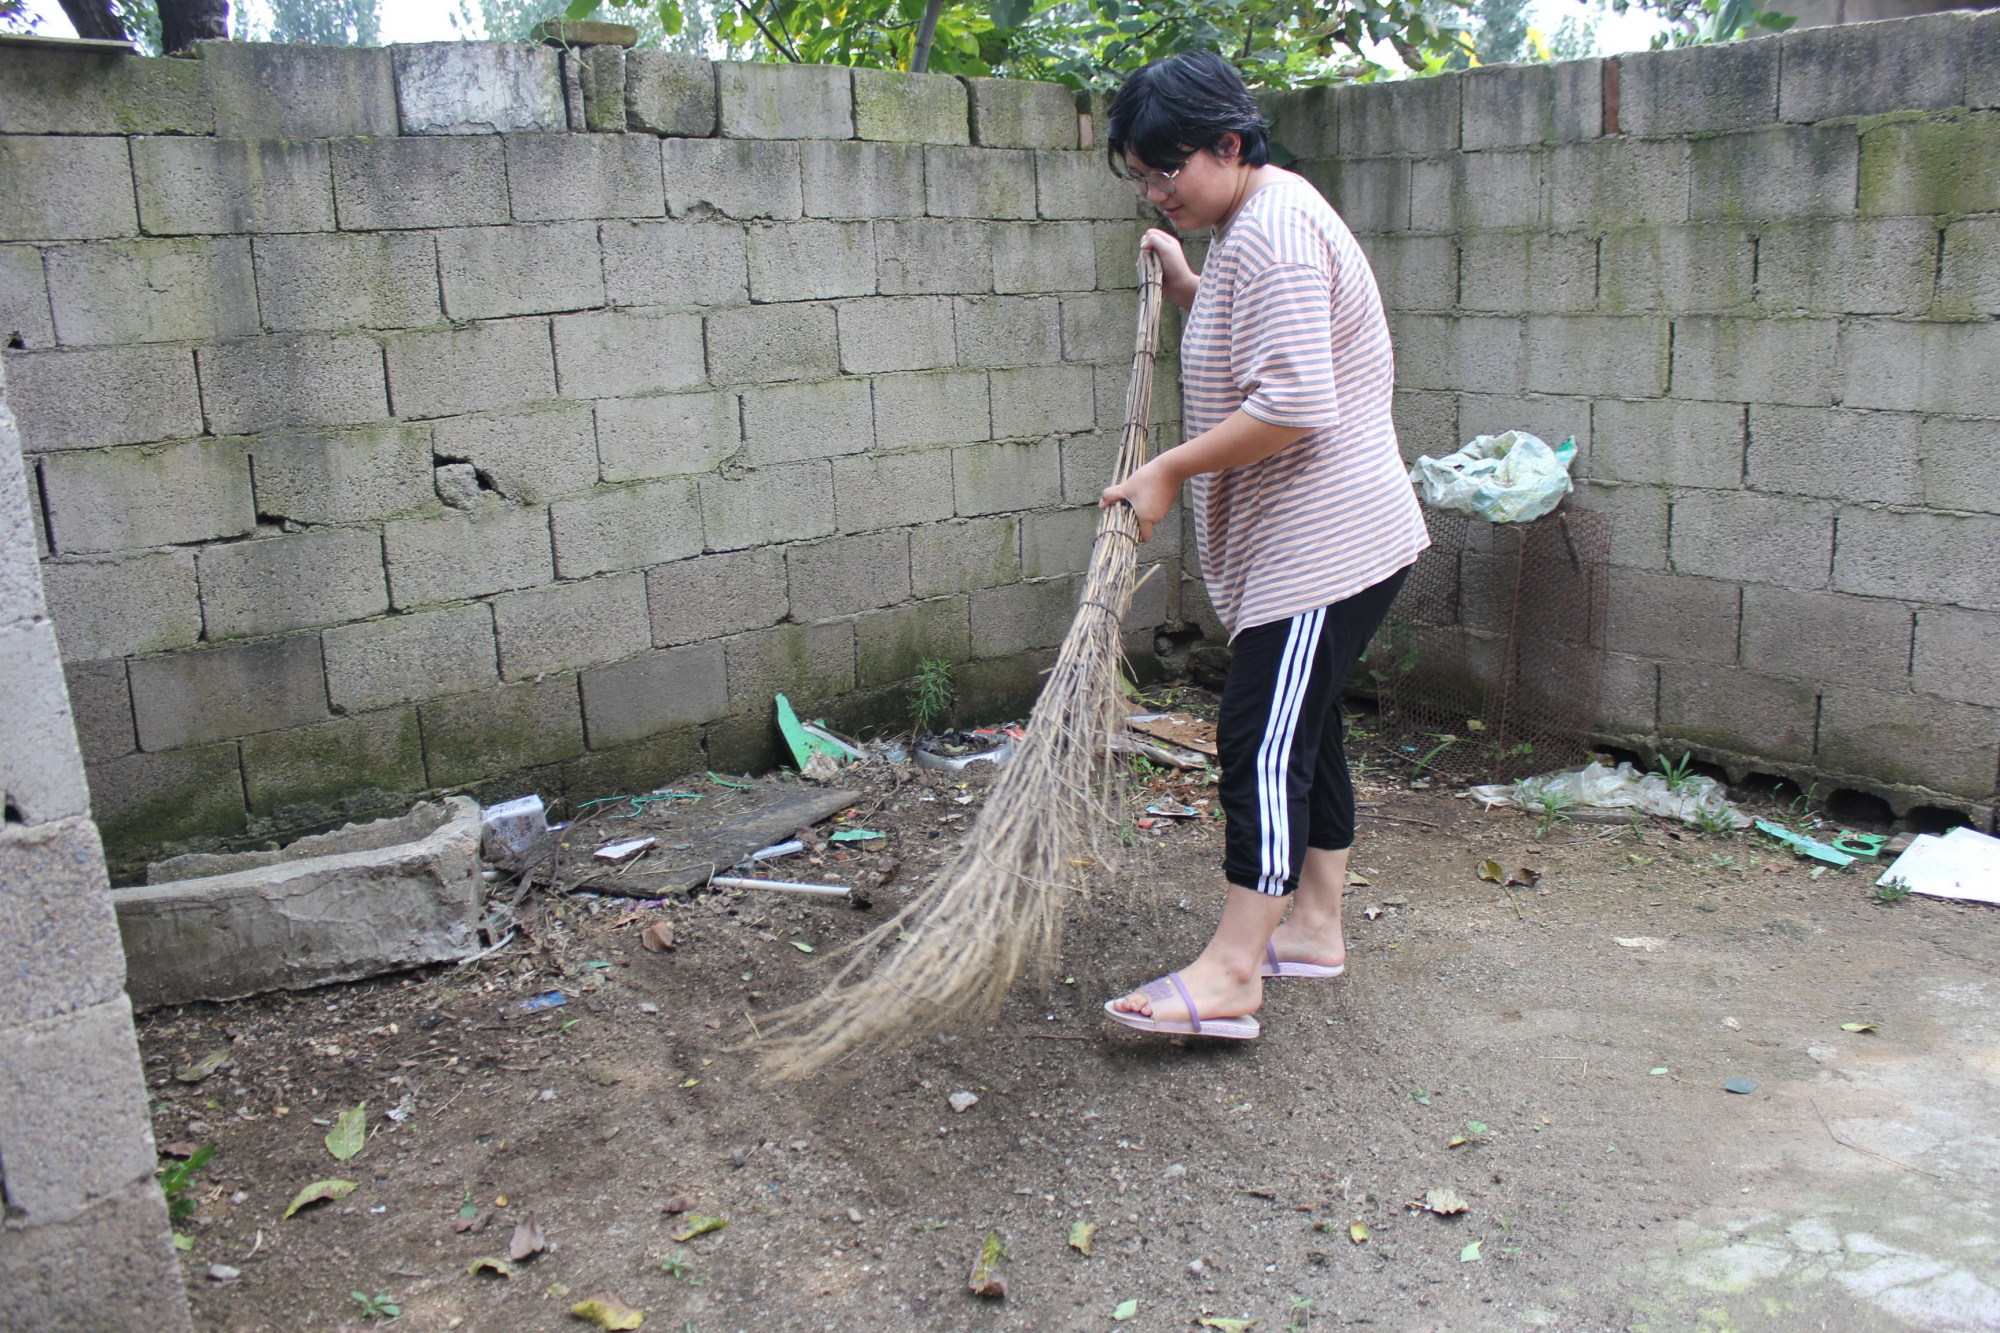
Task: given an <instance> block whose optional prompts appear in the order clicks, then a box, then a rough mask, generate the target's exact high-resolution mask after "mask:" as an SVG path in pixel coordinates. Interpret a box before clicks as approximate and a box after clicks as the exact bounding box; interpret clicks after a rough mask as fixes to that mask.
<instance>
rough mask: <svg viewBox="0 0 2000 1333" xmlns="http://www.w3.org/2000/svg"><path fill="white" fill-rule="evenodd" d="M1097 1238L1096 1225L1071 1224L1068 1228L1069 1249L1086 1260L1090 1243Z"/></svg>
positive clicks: (1092, 1223) (1091, 1223)
mask: <svg viewBox="0 0 2000 1333" xmlns="http://www.w3.org/2000/svg"><path fill="white" fill-rule="evenodd" d="M1096 1236H1097V1223H1095V1222H1072V1223H1071V1224H1070V1228H1069V1247H1070V1248H1071V1249H1072V1250H1075V1251H1076V1252H1077V1253H1078V1254H1080V1255H1082V1256H1083V1257H1084V1258H1086V1259H1088V1258H1089V1257H1090V1246H1091V1242H1092V1241H1093V1240H1094V1239H1095V1238H1096Z"/></svg>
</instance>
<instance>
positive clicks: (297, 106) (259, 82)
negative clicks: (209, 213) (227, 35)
mask: <svg viewBox="0 0 2000 1333" xmlns="http://www.w3.org/2000/svg"><path fill="white" fill-rule="evenodd" d="M196 50H197V52H198V53H199V54H200V57H201V61H202V65H203V67H204V68H203V72H204V73H205V74H207V76H208V86H209V90H210V94H211V96H212V97H213V98H214V100H215V137H216V138H218V139H332V138H337V137H340V136H343V135H394V134H395V133H396V130H397V121H396V79H395V74H394V73H393V72H392V69H391V66H390V56H389V51H388V50H387V49H385V48H383V47H379V46H375V47H368V46H307V45H286V44H283V43H275V42H203V43H201V45H200V46H198V47H197V48H196Z"/></svg>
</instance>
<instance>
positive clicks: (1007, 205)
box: [924, 145, 1129, 218]
mask: <svg viewBox="0 0 2000 1333" xmlns="http://www.w3.org/2000/svg"><path fill="white" fill-rule="evenodd" d="M1037 156H1038V155H1037V154H1034V153H1029V152H1026V151H1024V150H1020V149H1012V148H951V147H939V146H936V145H931V146H928V147H926V148H925V149H924V202H925V207H924V211H925V212H927V213H929V214H930V215H931V216H932V217H947V218H1032V217H1034V216H1035V159H1036V157H1037ZM1128 213H1129V209H1128ZM1050 216H1054V217H1066V216H1072V215H1071V214H1067V213H1061V212H1057V213H1054V214H1051V215H1050ZM1083 216H1096V215H1095V214H1084V215H1083Z"/></svg>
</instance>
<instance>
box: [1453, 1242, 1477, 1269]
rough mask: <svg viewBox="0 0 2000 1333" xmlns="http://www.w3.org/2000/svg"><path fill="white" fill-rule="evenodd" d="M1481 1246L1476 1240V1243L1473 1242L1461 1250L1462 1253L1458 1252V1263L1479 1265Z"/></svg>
mask: <svg viewBox="0 0 2000 1333" xmlns="http://www.w3.org/2000/svg"><path fill="white" fill-rule="evenodd" d="M1479 1245H1480V1242H1478V1241H1476V1240H1475V1241H1473V1242H1472V1243H1471V1244H1470V1245H1467V1246H1466V1247H1465V1248H1464V1249H1462V1250H1460V1251H1459V1252H1458V1261H1459V1262H1460V1263H1462V1264H1476V1263H1478V1262H1479Z"/></svg>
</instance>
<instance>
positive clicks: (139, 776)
mask: <svg viewBox="0 0 2000 1333" xmlns="http://www.w3.org/2000/svg"><path fill="white" fill-rule="evenodd" d="M86 772H87V773H88V774H89V777H90V807H91V813H92V814H94V815H96V816H97V827H98V829H99V830H100V831H101V832H102V833H103V835H104V848H105V855H106V857H107V858H108V859H110V860H111V861H112V862H113V863H114V864H115V863H116V862H118V861H120V860H131V859H146V858H147V857H149V856H150V855H151V854H153V853H155V852H157V850H158V848H159V844H160V843H162V842H165V841H167V840H169V839H172V840H176V841H179V840H183V839H188V838H198V837H201V836H203V835H208V834H213V835H217V836H221V835H226V834H232V833H241V832H242V831H243V828H244V825H245V824H246V823H247V822H248V820H247V816H246V814H245V811H244V804H243V765H242V760H241V758H240V757H239V755H238V753H237V747H236V745H235V743H234V742H229V741H225V742H223V743H222V744H220V745H203V746H198V747H195V748H193V749H187V750H171V751H168V752H167V753H165V754H133V755H126V756H125V757H124V758H122V759H107V760H105V761H103V762H102V763H94V764H91V765H89V766H88V767H87V769H86ZM135 854H136V858H135Z"/></svg>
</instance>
